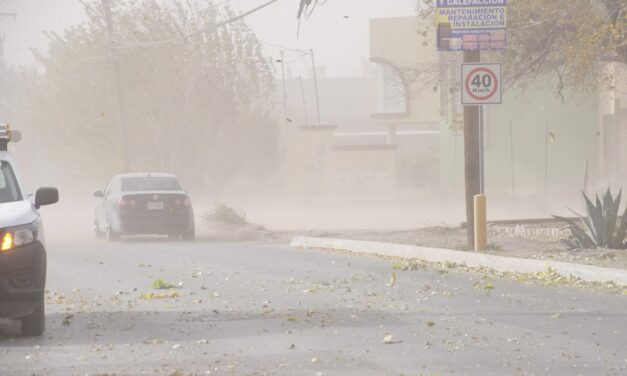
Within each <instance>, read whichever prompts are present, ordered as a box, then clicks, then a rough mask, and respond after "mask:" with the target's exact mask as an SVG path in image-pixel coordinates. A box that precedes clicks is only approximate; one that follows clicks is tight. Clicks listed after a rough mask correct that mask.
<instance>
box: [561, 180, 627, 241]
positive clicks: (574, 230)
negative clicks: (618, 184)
mask: <svg viewBox="0 0 627 376" xmlns="http://www.w3.org/2000/svg"><path fill="white" fill-rule="evenodd" d="M582 194H583V198H584V201H585V206H586V216H585V217H584V216H582V215H580V214H578V213H577V212H575V211H574V210H572V209H570V208H569V209H568V210H570V211H571V212H573V213H574V214H575V215H576V216H577V218H579V221H581V223H582V224H583V226H582V225H580V223H578V222H579V221H578V220H577V219H571V218H564V217H560V216H557V215H554V216H553V217H555V218H557V219H559V220H561V221H564V222H566V223H567V224H568V227H567V228H568V229H570V232H571V236H570V237H569V238H568V239H565V241H566V243H567V244H568V246H569V247H571V248H575V249H577V248H611V249H627V240H626V239H625V236H626V235H627V207H626V208H625V211H624V212H623V215H622V216H619V211H618V210H619V208H620V201H621V196H622V190H620V191H619V192H618V195H617V196H616V197H613V196H612V192H611V191H610V189H609V188H608V190H607V192H605V194H604V195H603V199H602V200H601V199H600V198H599V196H598V195H597V196H596V200H595V202H594V203H593V202H592V200H590V198H588V196H587V195H586V194H585V193H582Z"/></svg>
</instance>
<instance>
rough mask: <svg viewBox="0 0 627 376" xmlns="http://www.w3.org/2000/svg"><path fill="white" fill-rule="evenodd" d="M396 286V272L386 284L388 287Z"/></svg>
mask: <svg viewBox="0 0 627 376" xmlns="http://www.w3.org/2000/svg"><path fill="white" fill-rule="evenodd" d="M395 284H396V272H393V273H392V276H391V277H390V283H388V287H392V286H394V285H395Z"/></svg>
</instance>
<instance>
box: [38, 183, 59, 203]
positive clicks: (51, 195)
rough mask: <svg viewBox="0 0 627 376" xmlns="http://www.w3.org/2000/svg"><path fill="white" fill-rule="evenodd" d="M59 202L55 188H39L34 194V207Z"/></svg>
mask: <svg viewBox="0 0 627 376" xmlns="http://www.w3.org/2000/svg"><path fill="white" fill-rule="evenodd" d="M57 202H59V191H58V190H57V189H56V188H48V187H46V188H39V189H38V190H37V193H35V206H36V207H37V208H39V207H40V206H44V205H52V204H56V203H57Z"/></svg>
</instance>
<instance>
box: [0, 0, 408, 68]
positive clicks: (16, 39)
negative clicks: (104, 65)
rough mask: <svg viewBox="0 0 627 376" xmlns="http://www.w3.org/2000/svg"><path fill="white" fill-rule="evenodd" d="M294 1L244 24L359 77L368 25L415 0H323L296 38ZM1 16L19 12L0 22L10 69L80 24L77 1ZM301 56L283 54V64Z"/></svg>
mask: <svg viewBox="0 0 627 376" xmlns="http://www.w3.org/2000/svg"><path fill="white" fill-rule="evenodd" d="M266 1H267V0H229V1H224V0H215V1H214V2H216V3H218V4H222V5H224V4H226V3H230V4H231V6H232V7H233V8H234V9H235V10H236V11H240V10H241V11H246V10H249V9H252V8H254V7H256V6H258V5H260V4H262V3H264V2H266ZM297 4H298V0H281V1H279V2H277V3H275V4H273V5H271V6H270V7H268V8H265V9H263V10H262V11H260V12H258V13H256V14H254V15H251V16H249V17H248V18H247V19H246V20H247V22H248V24H249V25H251V26H252V28H253V29H254V31H255V32H256V33H257V35H258V37H259V39H260V40H261V41H263V42H265V43H269V44H276V45H280V46H286V47H291V48H299V49H309V48H313V49H314V50H315V55H316V60H317V63H318V64H319V65H322V66H325V67H326V68H327V72H328V74H329V75H330V76H350V75H360V74H361V72H362V70H363V66H364V62H366V61H368V20H369V19H371V18H380V17H393V16H410V15H413V14H414V5H415V0H327V2H326V3H325V4H323V5H320V6H318V8H317V9H316V12H315V13H314V15H313V16H312V18H311V19H309V20H305V21H303V23H302V25H301V32H300V38H298V39H297V35H296V31H297V21H296V17H295V16H296V10H297ZM0 12H3V13H8V12H15V13H18V16H17V20H16V21H15V22H14V21H13V19H10V18H4V19H3V20H2V21H0V30H1V31H2V32H3V33H4V34H5V35H6V41H5V59H6V61H7V62H8V63H9V64H10V65H24V64H26V65H28V64H33V58H32V54H31V52H30V51H29V48H31V47H35V48H39V49H45V48H46V46H47V41H46V38H45V37H44V36H43V34H42V31H44V30H53V31H61V30H63V28H65V27H67V26H69V25H72V24H75V23H78V22H81V20H83V5H81V3H80V2H79V1H78V0H0ZM266 49H267V52H268V54H270V55H271V56H273V57H278V49H277V48H275V47H272V46H270V45H267V44H266ZM298 57H299V56H297V55H296V56H295V55H289V54H288V55H287V56H286V59H285V60H286V61H294V60H296V59H298ZM300 60H301V61H299V62H294V63H291V64H290V68H291V69H292V70H294V71H298V70H307V69H308V66H307V64H308V62H307V59H300Z"/></svg>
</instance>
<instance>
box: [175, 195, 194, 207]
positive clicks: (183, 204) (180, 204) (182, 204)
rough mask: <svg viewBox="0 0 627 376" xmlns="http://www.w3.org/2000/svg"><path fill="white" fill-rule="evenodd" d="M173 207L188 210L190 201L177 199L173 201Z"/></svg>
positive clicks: (187, 198)
mask: <svg viewBox="0 0 627 376" xmlns="http://www.w3.org/2000/svg"><path fill="white" fill-rule="evenodd" d="M174 205H176V207H179V208H180V207H184V208H189V207H190V206H191V205H192V202H191V200H190V199H189V197H183V198H177V199H176V200H174Z"/></svg>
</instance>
